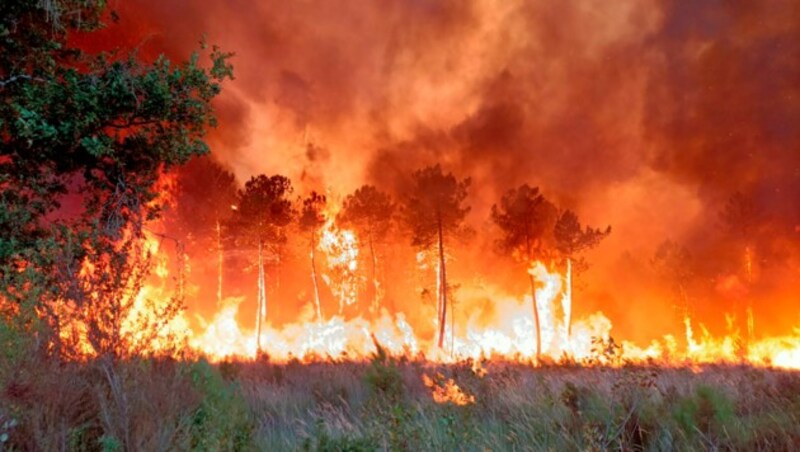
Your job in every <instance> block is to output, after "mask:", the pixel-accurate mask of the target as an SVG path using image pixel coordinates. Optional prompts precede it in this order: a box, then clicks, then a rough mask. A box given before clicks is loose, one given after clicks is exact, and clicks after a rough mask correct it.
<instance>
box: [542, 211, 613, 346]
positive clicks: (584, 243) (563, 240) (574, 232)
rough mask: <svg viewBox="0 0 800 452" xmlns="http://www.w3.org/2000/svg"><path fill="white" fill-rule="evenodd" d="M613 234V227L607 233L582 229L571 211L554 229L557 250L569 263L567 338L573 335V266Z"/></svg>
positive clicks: (565, 214) (566, 213)
mask: <svg viewBox="0 0 800 452" xmlns="http://www.w3.org/2000/svg"><path fill="white" fill-rule="evenodd" d="M610 233H611V226H608V227H607V228H606V229H605V231H603V230H600V229H592V228H590V227H589V226H586V229H581V223H580V222H579V221H578V216H577V215H575V213H574V212H572V211H571V210H566V211H564V212H563V213H562V214H561V215H560V216H559V218H558V220H557V221H556V225H555V227H554V228H553V237H554V238H555V240H556V249H557V250H558V252H559V253H560V254H561V256H562V258H563V259H564V260H565V261H566V263H567V293H566V297H567V299H568V300H570V307H569V312H565V313H564V314H565V316H566V323H567V337H569V335H570V334H571V333H572V303H573V301H574V300H573V299H572V264H573V262H574V261H575V260H576V259H577V258H578V254H579V253H581V252H583V251H585V250H587V249H589V248H594V247H595V246H597V245H598V244H599V243H600V241H601V240H603V239H604V238H606V237H607V236H608V234H610Z"/></svg>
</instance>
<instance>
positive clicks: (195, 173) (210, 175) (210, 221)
mask: <svg viewBox="0 0 800 452" xmlns="http://www.w3.org/2000/svg"><path fill="white" fill-rule="evenodd" d="M177 175H178V180H177V191H176V194H175V215H174V223H175V224H174V225H172V224H169V225H168V227H170V228H173V227H174V228H175V229H177V230H179V231H180V232H181V235H182V236H184V237H185V238H186V239H187V241H190V242H191V241H195V240H197V241H201V242H203V243H206V244H207V243H208V242H205V241H204V239H208V238H210V237H213V240H214V249H215V251H216V253H217V304H221V303H222V276H223V269H224V254H223V252H224V247H223V244H222V225H223V224H224V223H225V222H227V221H228V219H229V218H230V216H231V214H232V213H233V211H232V210H231V206H232V205H234V204H235V203H236V181H235V178H234V176H233V174H231V172H230V171H228V170H226V169H225V168H223V167H222V166H221V165H220V164H219V163H217V162H216V161H214V160H213V159H212V158H210V157H202V158H197V159H193V160H191V161H189V162H188V163H187V164H186V165H183V166H182V167H180V168H179V169H178V174H177Z"/></svg>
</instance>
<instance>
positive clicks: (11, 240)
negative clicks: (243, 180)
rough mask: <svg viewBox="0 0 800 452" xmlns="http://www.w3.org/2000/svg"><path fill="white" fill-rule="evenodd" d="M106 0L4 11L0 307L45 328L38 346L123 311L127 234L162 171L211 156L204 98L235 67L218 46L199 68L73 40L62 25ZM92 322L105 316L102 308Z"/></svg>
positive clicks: (153, 201)
mask: <svg viewBox="0 0 800 452" xmlns="http://www.w3.org/2000/svg"><path fill="white" fill-rule="evenodd" d="M104 5H105V2H84V1H73V0H63V1H48V2H35V1H26V2H15V3H14V6H13V7H5V5H4V7H3V8H0V34H2V35H3V39H2V42H0V143H2V145H0V204H1V205H2V208H0V279H1V280H2V281H3V282H2V284H0V298H1V299H2V301H0V310H2V311H3V312H2V313H3V314H8V315H4V316H3V319H2V320H3V321H7V320H9V319H10V318H14V321H19V322H21V323H20V324H21V325H23V324H24V326H23V329H27V331H25V332H26V333H34V332H33V331H30V329H32V326H33V325H38V326H41V325H44V328H42V329H40V330H39V331H36V332H35V333H46V334H44V335H41V334H39V335H38V336H37V337H38V339H37V341H38V343H39V344H40V345H42V346H43V348H45V349H46V350H47V351H51V352H52V351H55V352H56V353H58V352H59V350H61V349H60V347H59V342H60V341H61V340H62V338H63V336H62V335H61V334H60V331H59V329H60V327H61V326H63V325H66V324H68V323H69V319H68V318H67V317H68V316H70V315H72V314H75V315H78V314H77V313H78V312H82V313H86V312H93V313H97V314H98V315H100V313H102V312H104V310H106V309H110V310H116V311H117V313H116V314H114V315H115V316H117V314H119V316H121V315H123V311H126V310H127V309H128V308H129V307H130V306H131V305H130V304H128V303H123V304H116V305H107V303H109V302H110V301H113V300H119V297H118V296H117V295H119V294H127V293H129V291H130V290H132V286H131V284H133V286H135V284H134V283H133V282H132V281H135V280H138V279H139V277H138V276H137V275H139V274H140V273H141V272H140V271H139V270H137V269H133V268H129V269H125V268H121V267H120V266H125V265H135V264H133V263H132V260H134V259H138V257H136V256H135V255H136V254H138V251H137V249H138V248H139V246H138V245H136V244H135V243H132V242H136V241H140V240H142V228H143V225H144V222H145V221H147V220H150V219H153V218H155V217H156V216H157V215H158V213H159V211H160V207H161V202H160V200H159V199H157V193H156V189H155V186H156V182H157V181H158V179H159V175H160V174H161V173H162V172H163V171H164V170H165V169H168V168H169V167H172V166H174V165H179V164H182V163H184V162H186V161H187V160H188V159H189V158H190V157H192V156H195V155H199V154H204V153H207V152H208V146H207V145H206V143H205V142H204V141H203V137H204V135H205V132H206V130H207V128H208V127H210V126H213V125H215V118H214V115H213V113H212V110H211V107H210V102H211V100H212V99H213V98H214V97H215V96H216V95H217V94H218V93H219V92H220V83H221V82H222V81H223V80H224V79H225V78H228V77H230V76H231V75H232V72H231V67H230V66H229V65H228V64H227V58H228V55H226V54H224V53H221V52H219V51H218V50H217V49H213V51H212V52H211V60H212V66H211V68H209V69H205V68H203V67H201V65H200V62H199V58H198V56H197V55H193V56H192V58H190V59H189V60H188V61H186V62H183V63H179V64H173V63H170V61H168V60H167V59H166V58H164V57H160V58H158V59H156V60H155V61H154V62H153V63H151V64H146V63H143V62H141V61H140V60H139V59H137V57H136V54H135V53H132V54H131V55H130V56H129V57H127V58H126V57H124V56H114V57H109V55H106V54H99V55H89V54H86V53H84V52H82V51H80V50H79V49H76V48H74V47H71V44H70V41H69V40H68V34H69V33H72V32H84V33H85V32H92V31H95V30H97V29H98V28H100V27H102V26H103V24H102V23H101V18H102V17H103V16H104V14H105V6H104ZM65 195H74V196H73V198H72V201H71V202H69V198H66V197H65ZM75 199H77V201H74V200H75ZM62 204H63V206H62ZM136 265H137V268H138V264H136ZM146 270H147V269H146V266H144V267H141V271H142V272H146ZM106 272H109V273H110V274H112V275H113V274H114V273H118V274H117V275H116V276H113V277H111V276H109V275H106V274H105V273H106ZM125 275H128V276H130V277H128V276H125ZM65 286H68V287H65ZM67 288H68V289H69V290H66V289H67ZM98 290H99V291H102V292H103V293H102V294H98V293H96V292H93V291H98ZM63 307H70V309H68V310H64V309H61V308H63ZM67 311H69V312H67ZM65 316H67V317H65ZM23 317H26V318H24V319H23ZM91 323H92V324H94V325H97V326H98V327H100V326H101V325H105V322H104V321H103V320H102V317H97V318H94V319H93V320H91ZM37 328H38V327H37ZM47 333H49V334H47ZM88 334H93V332H92V331H89V332H88ZM103 334H104V333H102V332H98V335H97V336H96V337H100V336H102V335H103ZM111 336H112V337H111V340H110V341H106V340H104V339H103V340H100V339H98V340H96V341H93V344H92V345H96V346H97V347H98V348H99V349H100V350H95V351H96V352H98V353H102V352H104V351H106V350H109V349H115V348H117V347H118V346H119V345H120V344H119V343H116V344H114V342H119V341H118V340H117V339H115V337H118V336H114V335H113V334H112V335H111ZM42 338H45V340H41V339H42Z"/></svg>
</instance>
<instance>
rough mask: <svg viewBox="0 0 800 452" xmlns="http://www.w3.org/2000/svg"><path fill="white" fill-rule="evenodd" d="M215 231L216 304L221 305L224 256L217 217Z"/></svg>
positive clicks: (220, 229)
mask: <svg viewBox="0 0 800 452" xmlns="http://www.w3.org/2000/svg"><path fill="white" fill-rule="evenodd" d="M216 231H217V306H222V270H223V268H224V264H225V262H224V256H223V255H222V226H221V225H220V222H219V218H217V224H216Z"/></svg>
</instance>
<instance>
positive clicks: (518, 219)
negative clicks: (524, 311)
mask: <svg viewBox="0 0 800 452" xmlns="http://www.w3.org/2000/svg"><path fill="white" fill-rule="evenodd" d="M555 217H556V208H555V206H554V205H553V204H552V203H550V201H548V200H547V199H546V198H545V197H544V196H543V195H542V194H541V193H540V192H539V188H538V187H533V188H531V187H530V186H529V185H527V184H525V185H521V186H520V187H519V188H513V189H511V190H509V191H507V192H506V193H505V194H504V195H503V197H502V199H501V200H500V205H499V206H498V205H497V204H495V205H493V206H492V221H494V223H495V224H496V225H497V226H498V227H499V228H500V229H501V231H502V233H503V236H502V237H501V238H500V239H499V240H498V242H497V245H498V248H499V249H500V250H501V251H503V252H507V253H511V254H512V255H513V256H514V257H515V258H516V259H517V260H518V261H520V262H522V263H523V265H524V266H525V270H526V271H527V270H528V269H529V268H530V266H531V263H532V262H533V261H535V260H539V259H542V258H543V257H544V256H545V254H546V252H547V249H546V238H547V236H548V234H549V232H550V229H551V227H552V225H553V222H554V221H555ZM528 275H529V277H530V282H531V297H532V299H533V319H534V324H535V326H536V359H537V360H538V359H540V358H541V355H542V335H541V325H540V323H539V306H538V304H537V301H536V279H535V277H534V276H533V274H532V273H530V272H528Z"/></svg>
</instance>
